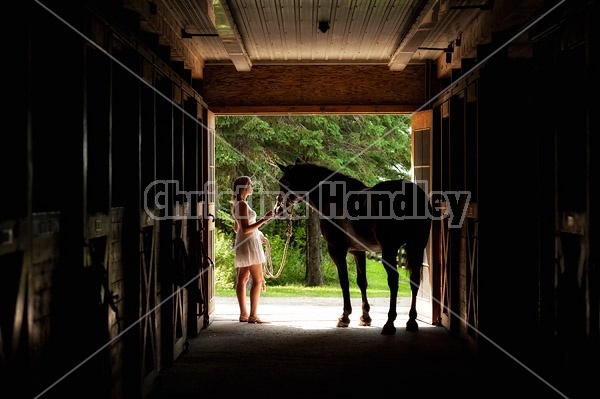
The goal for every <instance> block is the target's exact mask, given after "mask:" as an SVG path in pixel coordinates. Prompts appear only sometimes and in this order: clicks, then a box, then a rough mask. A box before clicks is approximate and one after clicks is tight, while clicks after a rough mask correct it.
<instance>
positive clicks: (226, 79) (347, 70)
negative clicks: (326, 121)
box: [198, 64, 428, 114]
mask: <svg viewBox="0 0 600 399" xmlns="http://www.w3.org/2000/svg"><path fill="white" fill-rule="evenodd" d="M427 73H428V70H427V67H426V65H425V64H419V65H408V66H407V67H406V69H404V70H403V71H402V72H397V71H390V70H389V68H388V67H387V66H385V65H374V66H366V65H356V66H346V67H344V68H340V67H339V66H335V65H286V66H264V65H257V66H254V67H253V68H252V70H251V71H249V72H241V73H240V72H237V71H236V70H235V68H234V67H233V66H227V65H218V66H206V67H205V68H204V79H203V80H202V84H201V87H199V89H198V90H199V91H200V93H201V94H202V98H203V99H204V101H206V103H207V104H208V106H209V108H210V109H211V110H212V111H213V112H215V113H218V114H229V113H240V112H247V113H255V114H261V113H263V112H271V113H273V112H277V110H285V112H286V113H290V112H291V113H294V112H296V113H315V112H316V113H322V112H331V113H343V112H365V113H377V112H381V113H387V112H395V113H399V112H405V113H407V112H412V111H414V110H416V109H417V108H418V107H419V106H420V105H422V104H423V103H424V102H425V101H426V98H425V93H426V87H425V82H426V77H427Z"/></svg>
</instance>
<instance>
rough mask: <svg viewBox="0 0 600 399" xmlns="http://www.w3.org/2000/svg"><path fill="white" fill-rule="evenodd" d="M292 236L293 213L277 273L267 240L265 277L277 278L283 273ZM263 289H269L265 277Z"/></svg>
mask: <svg viewBox="0 0 600 399" xmlns="http://www.w3.org/2000/svg"><path fill="white" fill-rule="evenodd" d="M291 237H292V215H291V214H290V216H289V218H288V228H287V232H286V239H285V245H284V246H283V255H282V257H281V264H280V265H279V269H278V270H277V273H274V272H273V260H272V259H271V243H270V242H269V241H268V240H267V241H266V242H265V258H266V259H267V260H266V262H265V263H263V275H264V277H265V278H277V277H279V276H280V275H281V272H282V271H283V266H284V265H285V259H286V257H287V251H288V246H289V244H290V238H291ZM262 290H263V291H266V290H267V284H266V282H265V280H264V279H263V283H262Z"/></svg>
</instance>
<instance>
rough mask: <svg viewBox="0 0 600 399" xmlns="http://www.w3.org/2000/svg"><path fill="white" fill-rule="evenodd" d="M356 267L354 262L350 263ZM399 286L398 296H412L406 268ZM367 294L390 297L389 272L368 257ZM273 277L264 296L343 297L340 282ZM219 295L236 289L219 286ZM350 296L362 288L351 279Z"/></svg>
mask: <svg viewBox="0 0 600 399" xmlns="http://www.w3.org/2000/svg"><path fill="white" fill-rule="evenodd" d="M349 266H350V267H354V264H352V263H351V264H350V265H349ZM398 272H399V274H400V276H399V287H398V297H409V296H410V282H409V274H408V271H407V270H406V269H399V270H398ZM367 281H368V284H369V286H368V288H367V296H368V297H369V298H389V296H390V294H389V288H388V285H387V273H386V272H385V269H384V267H383V265H382V264H381V262H378V261H375V260H371V259H367ZM276 284H277V283H276V281H274V280H273V279H267V290H266V291H265V292H263V293H262V294H261V296H264V297H288V298H292V297H333V298H338V297H341V295H342V292H341V289H340V286H339V284H338V282H337V281H336V282H335V284H330V285H326V286H321V287H305V286H303V285H276ZM216 295H217V296H235V290H234V289H228V288H217V290H216ZM350 296H351V297H353V298H356V297H360V290H359V289H358V286H357V285H356V281H352V280H351V281H350Z"/></svg>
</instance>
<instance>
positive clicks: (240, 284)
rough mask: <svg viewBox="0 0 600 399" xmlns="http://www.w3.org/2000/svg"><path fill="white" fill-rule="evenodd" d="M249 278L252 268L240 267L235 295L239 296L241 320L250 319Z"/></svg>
mask: <svg viewBox="0 0 600 399" xmlns="http://www.w3.org/2000/svg"><path fill="white" fill-rule="evenodd" d="M249 277H250V267H240V268H238V269H237V280H236V283H235V295H236V296H237V300H238V305H239V307H240V319H246V318H248V307H247V306H246V284H247V283H248V278H249ZM250 293H252V291H250ZM259 294H260V293H259Z"/></svg>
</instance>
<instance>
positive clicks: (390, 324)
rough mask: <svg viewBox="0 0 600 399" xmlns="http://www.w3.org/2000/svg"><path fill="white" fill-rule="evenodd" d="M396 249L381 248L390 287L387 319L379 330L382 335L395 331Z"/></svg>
mask: <svg viewBox="0 0 600 399" xmlns="http://www.w3.org/2000/svg"><path fill="white" fill-rule="evenodd" d="M398 250H399V248H393V249H389V248H387V249H386V248H383V250H382V252H381V257H382V262H383V267H385V271H386V272H387V283H388V287H389V289H390V308H389V310H388V319H387V322H386V323H385V324H384V326H383V330H382V331H381V333H382V334H384V335H393V334H395V333H396V327H395V326H394V321H396V317H397V316H398V313H397V312H396V301H397V299H398V266H397V264H398V261H397V260H396V258H397V256H398Z"/></svg>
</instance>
